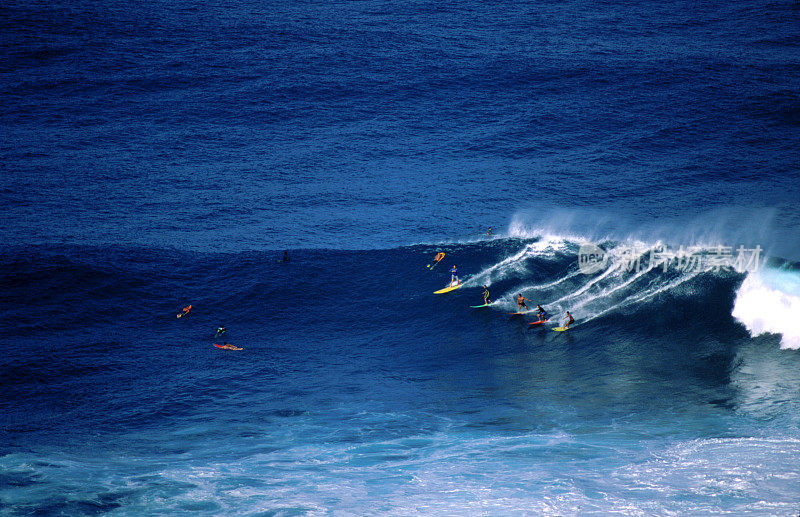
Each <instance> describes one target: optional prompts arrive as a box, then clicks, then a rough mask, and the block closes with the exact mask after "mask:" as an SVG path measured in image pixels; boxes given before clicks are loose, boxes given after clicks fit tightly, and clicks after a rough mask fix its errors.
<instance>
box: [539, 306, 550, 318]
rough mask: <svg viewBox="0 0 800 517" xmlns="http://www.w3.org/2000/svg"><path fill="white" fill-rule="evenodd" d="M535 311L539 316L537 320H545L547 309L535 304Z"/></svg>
mask: <svg viewBox="0 0 800 517" xmlns="http://www.w3.org/2000/svg"><path fill="white" fill-rule="evenodd" d="M536 312H537V315H538V316H539V321H547V319H548V318H547V311H546V310H544V309H543V308H542V306H541V305H537V306H536Z"/></svg>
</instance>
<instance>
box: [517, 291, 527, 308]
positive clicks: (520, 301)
mask: <svg viewBox="0 0 800 517" xmlns="http://www.w3.org/2000/svg"><path fill="white" fill-rule="evenodd" d="M525 300H528V299H527V298H525V297H524V296H522V294H518V295H517V312H522V308H523V307H525V309H526V310H527V309H528V306H527V305H525ZM528 301H530V300H528Z"/></svg>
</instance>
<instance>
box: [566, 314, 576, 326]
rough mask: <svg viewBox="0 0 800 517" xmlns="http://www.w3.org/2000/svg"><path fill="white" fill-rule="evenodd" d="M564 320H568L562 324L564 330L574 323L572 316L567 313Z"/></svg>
mask: <svg viewBox="0 0 800 517" xmlns="http://www.w3.org/2000/svg"><path fill="white" fill-rule="evenodd" d="M564 319H568V320H569V321H567V322H566V323H565V324H564V328H565V329H568V328H569V326H570V325H572V324H573V323H575V318H573V317H572V314H570V313H569V311H567V315H566V316H565V317H564Z"/></svg>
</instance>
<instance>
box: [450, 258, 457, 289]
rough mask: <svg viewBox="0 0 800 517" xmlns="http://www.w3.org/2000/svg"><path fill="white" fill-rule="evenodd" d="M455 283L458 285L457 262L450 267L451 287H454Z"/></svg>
mask: <svg viewBox="0 0 800 517" xmlns="http://www.w3.org/2000/svg"><path fill="white" fill-rule="evenodd" d="M453 285H458V268H457V267H456V265H455V264H453V267H452V269H450V287H453Z"/></svg>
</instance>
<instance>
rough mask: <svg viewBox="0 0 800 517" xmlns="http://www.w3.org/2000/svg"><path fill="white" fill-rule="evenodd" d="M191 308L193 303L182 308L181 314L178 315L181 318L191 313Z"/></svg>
mask: <svg viewBox="0 0 800 517" xmlns="http://www.w3.org/2000/svg"><path fill="white" fill-rule="evenodd" d="M191 310H192V306H191V305H187V306H186V307H184V308H183V309H181V312H180V314H178V317H179V318H180V317H181V316H186V315H187V314H189V311H191Z"/></svg>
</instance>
